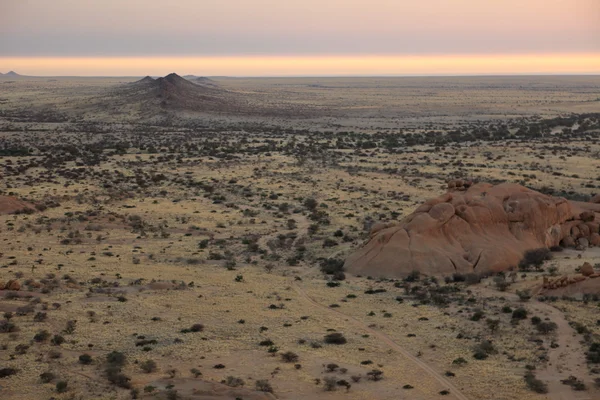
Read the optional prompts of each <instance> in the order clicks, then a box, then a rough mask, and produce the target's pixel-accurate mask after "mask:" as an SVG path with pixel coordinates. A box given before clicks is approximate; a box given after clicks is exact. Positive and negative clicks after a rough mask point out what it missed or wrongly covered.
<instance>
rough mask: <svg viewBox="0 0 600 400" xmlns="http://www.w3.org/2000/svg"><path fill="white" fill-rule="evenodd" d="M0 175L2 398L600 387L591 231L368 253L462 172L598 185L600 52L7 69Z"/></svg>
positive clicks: (494, 180)
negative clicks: (397, 67)
mask: <svg viewBox="0 0 600 400" xmlns="http://www.w3.org/2000/svg"><path fill="white" fill-rule="evenodd" d="M0 177H1V180H0V289H2V288H3V290H0V398H2V399H15V400H16V399H19V400H21V399H22V400H30V399H51V398H54V399H107V400H108V399H182V400H183V399H245V400H250V399H332V400H333V399H407V400H408V399H410V400H430V399H459V400H465V399H470V400H478V399H493V400H512V399H524V400H529V399H530V400H538V399H539V400H542V399H552V400H554V399H556V400H561V399H580V400H581V399H590V400H591V399H599V398H600V390H599V389H598V386H599V385H600V313H599V307H600V279H597V280H596V279H592V278H595V277H596V274H598V273H599V272H600V250H599V247H595V246H594V243H593V242H592V240H590V241H588V240H587V239H586V240H582V239H583V237H582V235H581V234H578V235H575V234H574V233H572V232H571V235H575V236H574V237H575V240H576V241H575V242H574V243H564V244H565V245H560V246H553V247H552V248H551V249H547V251H545V252H543V251H537V252H530V253H527V254H525V255H524V258H523V260H522V261H521V262H519V263H518V264H517V265H514V268H513V269H511V270H510V271H500V272H498V271H486V270H480V269H474V270H472V271H462V270H460V271H459V270H457V271H456V272H454V273H435V272H431V271H427V270H420V269H414V270H408V271H402V272H399V273H397V274H391V275H390V274H385V273H382V272H381V271H379V270H377V269H374V270H373V271H372V272H370V271H368V272H367V273H360V274H357V273H352V272H351V271H349V270H348V269H347V268H346V267H345V260H346V259H347V257H348V256H349V255H351V254H352V253H354V252H355V251H357V250H358V249H360V248H361V247H362V246H363V245H364V243H365V242H366V241H368V240H369V238H370V235H371V233H370V232H372V231H373V228H374V227H376V226H381V225H382V224H384V225H385V226H390V225H394V224H398V223H401V221H403V218H405V217H407V216H409V215H410V214H411V213H413V212H414V211H415V210H416V209H417V208H418V207H419V206H420V205H421V204H422V203H423V202H425V201H427V200H429V199H431V198H436V197H438V196H440V195H442V194H444V193H445V192H446V191H447V188H448V182H462V183H461V184H465V185H471V184H475V183H477V182H486V183H491V184H494V185H497V184H502V183H516V184H519V185H522V186H524V187H527V188H529V189H532V190H535V191H537V192H540V193H542V194H544V195H548V196H555V197H564V198H565V199H568V200H569V201H578V202H589V201H590V200H592V199H593V198H594V196H595V195H596V194H598V193H600V77H598V76H512V77H428V78H425V77H398V78H358V77H357V78H227V77H210V78H206V77H200V76H179V75H177V74H175V73H174V74H170V75H167V76H165V77H146V78H143V79H141V78H79V77H72V78H66V77H58V78H35V77H24V76H18V75H16V74H14V75H11V76H7V75H4V76H1V77H0ZM455 184H456V183H454V184H453V185H455ZM586 218H587V217H586ZM589 218H591V220H590V219H589ZM589 218H588V219H587V220H588V221H592V222H593V215H592V216H591V217H589ZM592 225H593V224H592ZM592 225H590V226H592ZM592 228H593V226H592ZM578 232H579V231H578ZM588 234H589V232H588ZM596 234H598V229H597V228H596ZM588 236H589V235H588ZM590 237H593V236H590ZM538 250H539V249H538ZM584 265H585V266H586V267H585V268H584V267H583V266H584ZM390 268H392V269H393V265H391V267H390ZM589 268H592V269H591V270H589V271H587V270H588V269H589ZM582 273H585V275H587V276H591V277H592V278H587V279H588V280H587V281H586V282H587V283H586V286H585V288H584V289H585V290H584V289H581V290H579V289H577V288H579V286H577V282H578V281H577V282H575V281H574V282H575V283H574V285H575V286H564V287H558V286H557V287H549V286H548V284H547V282H552V281H553V280H557V279H559V278H561V277H566V278H565V281H567V280H568V279H571V278H570V277H576V276H579V275H581V274H582ZM582 279H583V278H582ZM572 280H573V279H572ZM569 282H570V281H569ZM590 282H591V283H590ZM573 288H575V289H573ZM570 289H573V290H570Z"/></svg>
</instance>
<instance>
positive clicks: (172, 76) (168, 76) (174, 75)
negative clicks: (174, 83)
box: [165, 72, 183, 80]
mask: <svg viewBox="0 0 600 400" xmlns="http://www.w3.org/2000/svg"><path fill="white" fill-rule="evenodd" d="M165 79H168V80H173V79H183V78H182V77H180V76H179V75H177V74H176V73H175V72H171V73H170V74H169V75H167V76H165Z"/></svg>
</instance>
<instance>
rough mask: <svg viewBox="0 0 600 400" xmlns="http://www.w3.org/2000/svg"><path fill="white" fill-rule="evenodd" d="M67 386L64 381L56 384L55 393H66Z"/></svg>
mask: <svg viewBox="0 0 600 400" xmlns="http://www.w3.org/2000/svg"><path fill="white" fill-rule="evenodd" d="M67 387H68V384H67V382H66V381H59V382H57V383H56V391H57V392H58V393H64V392H66V391H67Z"/></svg>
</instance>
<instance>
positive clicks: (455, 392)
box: [292, 283, 468, 400]
mask: <svg viewBox="0 0 600 400" xmlns="http://www.w3.org/2000/svg"><path fill="white" fill-rule="evenodd" d="M292 286H293V288H294V290H295V291H296V293H298V294H299V295H300V296H302V297H303V298H304V299H305V300H306V301H308V302H309V303H311V304H312V305H314V306H315V307H319V308H321V309H323V310H326V311H327V312H329V313H331V314H336V315H338V316H342V317H344V318H345V319H346V320H347V321H349V322H351V323H353V324H354V325H355V326H356V327H358V328H361V329H363V330H365V331H367V332H369V334H371V335H373V336H375V337H377V338H379V339H380V340H381V341H383V342H384V343H386V344H387V345H388V346H389V347H390V348H392V349H394V350H396V351H398V352H399V353H401V354H402V355H403V356H405V357H406V358H408V359H409V360H411V361H412V362H413V363H415V364H416V365H417V366H418V367H420V368H421V369H422V370H423V371H425V372H426V373H427V374H429V375H430V376H431V377H432V378H434V379H435V380H437V381H438V382H439V383H440V387H441V388H442V390H443V389H446V390H449V391H450V395H451V396H453V397H454V398H455V399H458V400H468V398H467V397H466V396H465V395H464V394H462V393H461V391H460V390H459V389H458V388H457V387H456V386H454V385H453V384H452V383H451V382H450V381H449V380H448V379H446V378H445V377H444V376H442V375H440V374H439V373H437V372H436V371H435V370H434V369H433V368H431V367H430V366H429V365H427V364H426V363H424V362H423V361H422V360H419V359H418V358H417V357H415V356H413V355H412V354H411V353H410V352H408V351H407V350H406V349H404V348H403V347H402V346H400V345H399V344H398V343H396V342H394V341H393V340H392V339H391V338H390V337H389V336H387V335H386V334H385V333H382V332H380V331H377V330H375V329H372V328H369V327H368V326H367V325H366V324H365V323H363V322H361V321H359V320H358V319H356V318H354V317H351V316H349V315H346V314H344V313H342V312H340V311H337V310H334V309H331V308H329V307H327V306H324V305H322V304H319V303H317V302H316V301H314V300H313V299H312V298H311V297H310V296H309V295H308V294H307V293H306V292H305V291H304V290H303V289H302V288H301V287H300V286H298V285H297V284H296V283H294V284H292Z"/></svg>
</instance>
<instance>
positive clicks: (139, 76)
mask: <svg viewBox="0 0 600 400" xmlns="http://www.w3.org/2000/svg"><path fill="white" fill-rule="evenodd" d="M11 71H12V72H15V73H16V74H17V76H14V77H12V78H144V77H147V76H149V77H151V78H154V77H163V76H166V75H152V74H150V75H148V74H146V75H144V74H141V75H23V74H19V73H18V72H16V71H15V70H11ZM11 71H9V72H11ZM171 73H174V74H176V75H178V76H181V77H185V76H194V77H198V78H201V77H203V78H215V79H219V78H222V79H226V78H232V79H249V78H264V79H269V78H485V77H489V78H502V77H537V76H546V77H552V76H561V77H565V76H577V77H579V76H590V77H595V76H597V77H600V72H590V73H585V72H582V73H577V72H557V73H553V72H539V73H535V72H534V73H519V72H515V73H499V74H494V73H481V74H476V73H464V74H461V73H457V74H418V73H417V74H355V75H354V74H353V75H343V74H331V75H196V74H179V73H177V72H171ZM0 74H1V75H0V77H6V75H7V74H8V73H3V72H0ZM167 75H168V74H167ZM9 78H10V77H9Z"/></svg>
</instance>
